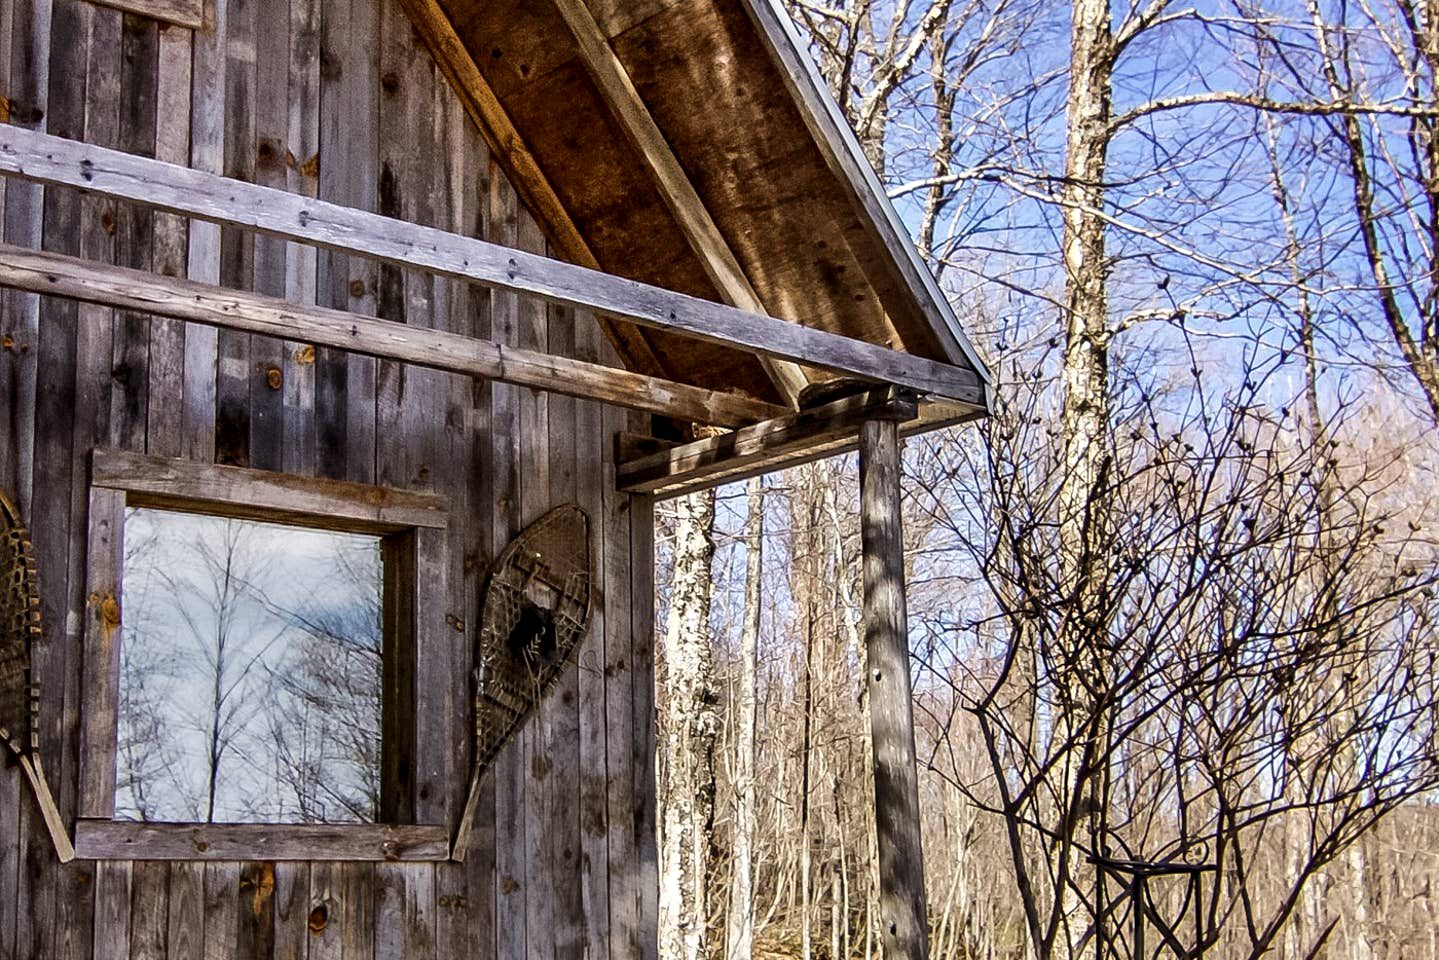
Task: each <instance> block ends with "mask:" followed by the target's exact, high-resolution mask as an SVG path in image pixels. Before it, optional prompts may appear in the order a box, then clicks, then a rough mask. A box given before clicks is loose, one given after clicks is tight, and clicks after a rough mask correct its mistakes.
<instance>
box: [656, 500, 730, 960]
mask: <svg viewBox="0 0 1439 960" xmlns="http://www.w3.org/2000/svg"><path fill="white" fill-rule="evenodd" d="M713 558H714V492H713V491H712V490H711V491H705V492H703V493H697V494H693V495H691V496H688V497H683V498H681V499H678V500H676V501H675V547H674V575H673V578H672V580H671V583H670V603H669V615H668V617H667V619H666V623H665V631H664V637H663V641H662V642H663V654H664V674H663V690H662V695H661V698H660V703H659V708H660V729H661V742H660V751H661V755H660V784H659V802H660V809H661V814H660V902H659V913H660V917H659V919H660V931H659V933H660V936H659V947H660V956H661V957H663V958H665V960H701V958H702V957H703V956H704V955H705V931H706V919H707V918H706V915H705V901H706V896H705V894H706V882H707V870H708V853H709V843H710V838H709V835H708V824H709V822H710V814H711V811H712V809H713V805H714V784H715V778H714V750H715V743H716V740H717V739H718V730H719V716H718V714H717V707H718V702H719V698H718V696H717V695H716V691H715V685H714V661H713V654H712V650H711V646H710V633H709V615H710V597H711V590H710V588H711V577H710V561H711V560H712V559H713Z"/></svg>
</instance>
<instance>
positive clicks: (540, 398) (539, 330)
mask: <svg viewBox="0 0 1439 960" xmlns="http://www.w3.org/2000/svg"><path fill="white" fill-rule="evenodd" d="M516 245H517V246H518V247H519V249H521V250H526V251H530V252H536V253H543V252H544V251H545V241H544V236H543V234H542V233H541V232H540V228H539V226H538V225H537V224H536V222H535V219H534V217H532V216H531V215H530V213H529V211H527V210H525V209H524V208H523V207H521V208H519V209H518V223H517V229H516ZM517 321H518V326H517V334H518V339H519V345H520V346H521V347H524V348H526V349H530V350H538V351H541V352H543V351H545V350H546V349H547V348H548V340H549V325H548V314H547V311H546V308H545V305H544V304H542V303H539V302H538V301H536V300H534V299H533V298H528V297H527V298H524V299H522V300H520V302H519V304H518V312H517ZM516 392H517V394H518V397H519V422H518V431H519V438H520V446H519V452H520V478H521V479H520V485H519V495H520V517H521V524H522V525H524V524H530V523H533V522H534V521H535V520H537V519H539V517H540V516H541V515H543V514H544V512H545V511H546V510H548V509H549V508H550V506H551V505H552V503H553V500H552V499H551V488H550V480H551V472H552V465H551V462H550V443H549V432H550V422H549V401H550V397H549V394H548V393H545V392H544V391H540V390H534V389H530V388H523V389H520V390H518V391H516ZM553 710H554V700H553V698H551V697H549V696H546V697H544V698H543V699H542V700H541V701H540V703H539V705H538V706H537V707H536V709H535V712H534V715H533V716H532V717H531V719H530V721H529V723H527V724H526V725H525V726H524V728H523V729H522V731H521V734H520V736H519V738H518V739H519V742H520V747H521V766H520V774H521V776H522V777H523V785H522V794H521V795H522V797H523V800H522V803H523V811H524V813H523V816H524V819H525V831H524V832H525V837H526V847H527V849H526V852H525V860H524V865H525V871H524V880H523V885H524V886H523V889H524V896H525V952H526V954H527V955H528V956H531V957H552V956H554V950H555V939H554V934H555V931H554V916H555V902H554V900H555V889H556V886H557V880H556V878H555V876H554V874H553V863H552V861H551V859H550V858H549V857H548V856H547V855H546V849H547V845H548V843H549V840H550V831H551V828H552V824H551V822H550V818H551V816H552V811H551V803H550V800H551V797H550V791H549V784H548V780H549V776H550V774H551V773H552V771H553V767H552V761H551V755H550V753H549V747H550V746H551V744H550V743H548V742H547V737H548V735H549V732H550V730H551V728H552V724H553V716H552V714H553Z"/></svg>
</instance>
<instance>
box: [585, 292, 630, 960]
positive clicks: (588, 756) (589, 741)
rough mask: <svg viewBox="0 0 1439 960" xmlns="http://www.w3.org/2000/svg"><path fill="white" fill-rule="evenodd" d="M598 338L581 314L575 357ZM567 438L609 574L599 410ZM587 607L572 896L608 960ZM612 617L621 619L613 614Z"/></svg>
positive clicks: (598, 611) (598, 669)
mask: <svg viewBox="0 0 1439 960" xmlns="http://www.w3.org/2000/svg"><path fill="white" fill-rule="evenodd" d="M601 336H602V333H601V331H600V329H599V325H598V324H597V323H596V322H595V320H594V317H592V316H590V315H588V314H583V315H580V316H577V317H576V320H575V356H576V357H577V358H578V359H581V360H589V361H592V362H599V360H600V337H601ZM575 435H576V439H577V455H576V456H577V462H578V477H577V489H576V497H577V500H578V502H579V505H580V507H581V508H583V509H584V511H585V512H586V513H587V514H589V516H590V518H591V522H592V523H593V524H594V532H593V538H594V549H595V555H594V557H595V569H596V570H598V571H600V573H601V584H602V585H603V584H607V581H606V580H604V579H603V577H604V571H606V570H607V569H608V568H609V562H608V559H607V553H608V551H609V549H610V548H611V543H610V541H609V528H608V525H607V523H606V520H605V517H606V514H605V498H604V482H605V473H604V471H603V470H600V469H596V468H595V466H596V465H597V464H603V463H604V450H605V446H606V442H605V441H606V437H605V434H604V409H603V407H602V406H601V405H600V404H598V403H593V402H591V401H580V402H577V403H576V404H575ZM601 596H602V598H603V599H602V602H600V603H597V604H595V606H594V613H593V616H592V618H591V622H590V631H589V635H588V636H587V637H586V638H585V640H584V642H583V643H582V644H581V646H580V652H579V657H578V658H577V659H578V663H579V669H578V678H577V689H578V698H579V718H578V719H579V735H578V737H577V739H578V741H579V758H578V764H579V773H580V785H579V787H580V792H579V818H580V870H579V875H580V895H581V909H582V911H583V917H584V931H583V934H584V943H585V947H586V951H587V953H588V956H589V957H590V958H591V960H606V958H607V957H608V956H609V936H610V906H609V894H610V888H609V863H610V859H609V838H608V832H607V829H606V825H607V823H608V807H607V804H608V795H607V794H608V786H607V784H608V776H607V770H606V752H605V751H606V725H605V720H606V717H605V663H606V659H605V639H606V636H607V635H608V630H607V627H606V622H607V620H608V618H609V616H610V608H611V601H610V598H609V597H608V595H607V594H602V595H601ZM614 613H615V615H616V616H622V615H623V614H622V611H621V610H620V609H619V608H615V611H614Z"/></svg>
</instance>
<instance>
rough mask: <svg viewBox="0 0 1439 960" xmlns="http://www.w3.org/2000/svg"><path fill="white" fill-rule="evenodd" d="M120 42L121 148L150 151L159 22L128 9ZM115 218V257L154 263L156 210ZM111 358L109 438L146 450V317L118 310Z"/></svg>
mask: <svg viewBox="0 0 1439 960" xmlns="http://www.w3.org/2000/svg"><path fill="white" fill-rule="evenodd" d="M120 43H121V60H120V64H121V71H120V149H121V150H124V151H125V152H127V153H134V154H139V155H141V156H146V157H153V156H154V155H155V117H156V102H155V101H156V97H157V86H156V84H157V81H158V73H157V68H158V63H159V55H160V35H159V28H158V27H157V25H156V23H155V21H153V20H150V19H148V18H146V17H140V16H136V15H135V14H130V13H127V14H125V15H124V20H123V22H122V30H121V39H120ZM115 220H116V232H115V252H116V260H117V262H118V263H119V264H120V265H121V266H124V267H132V268H134V269H136V270H150V269H152V267H153V264H154V241H155V236H154V229H153V228H154V220H155V214H154V212H153V211H152V210H150V209H149V208H146V207H139V206H136V205H133V204H124V205H121V206H119V207H118V208H117V209H116V211H115ZM113 364H114V366H113V369H112V371H111V391H110V442H111V444H112V445H114V446H117V447H122V448H124V449H127V450H144V449H145V431H146V426H147V420H148V410H147V408H148V390H147V387H148V382H149V367H150V319H149V317H147V316H145V315H144V314H137V313H129V312H123V311H122V312H119V313H116V315H115V322H114V353H113Z"/></svg>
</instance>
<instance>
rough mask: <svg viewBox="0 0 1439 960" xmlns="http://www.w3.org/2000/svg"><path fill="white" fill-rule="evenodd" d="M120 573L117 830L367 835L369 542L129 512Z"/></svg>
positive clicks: (373, 687)
mask: <svg viewBox="0 0 1439 960" xmlns="http://www.w3.org/2000/svg"><path fill="white" fill-rule="evenodd" d="M124 563H125V567H124V594H123V596H124V631H123V635H122V638H121V648H120V660H121V668H120V690H119V694H120V695H119V728H120V729H119V734H120V735H119V744H118V749H117V751H116V767H117V785H116V797H115V815H116V817H117V818H120V819H130V820H151V821H182V822H199V823H210V822H213V823H225V822H232V823H233V822H243V823H372V822H375V820H376V818H377V814H378V810H379V803H380V751H381V745H380V729H381V717H382V710H381V706H382V705H381V689H382V685H381V659H382V656H383V652H384V639H383V633H382V628H381V585H382V583H383V576H382V569H381V553H380V541H379V539H378V538H377V537H373V536H364V535H359V534H350V533H337V532H332V531H325V530H313V529H306V528H300V527H290V526H284V525H280V524H273V523H260V522H256V521H250V520H234V519H227V518H220V517H210V516H201V515H197V514H189V513H179V512H174V511H167V510H157V509H150V508H138V509H137V508H132V509H129V510H127V511H126V519H125V560H124Z"/></svg>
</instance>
